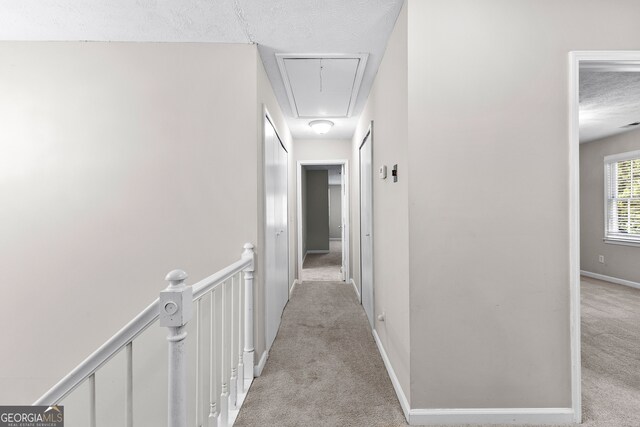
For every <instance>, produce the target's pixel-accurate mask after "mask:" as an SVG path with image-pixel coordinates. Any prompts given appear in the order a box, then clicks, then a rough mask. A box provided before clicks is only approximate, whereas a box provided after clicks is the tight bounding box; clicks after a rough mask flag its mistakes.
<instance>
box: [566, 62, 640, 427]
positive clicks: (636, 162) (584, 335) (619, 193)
mask: <svg viewBox="0 0 640 427" xmlns="http://www.w3.org/2000/svg"><path fill="white" fill-rule="evenodd" d="M570 64H571V75H570V82H571V86H570V90H571V92H570V95H571V98H570V106H571V128H570V130H571V134H570V135H571V136H570V144H571V145H570V160H571V195H570V197H571V199H570V200H571V202H570V214H571V264H572V265H571V309H572V310H571V312H572V319H571V321H572V325H571V326H572V329H571V332H572V337H571V339H572V371H573V372H572V391H573V409H574V414H575V421H576V422H581V421H582V412H583V411H582V406H581V405H582V401H584V402H585V408H584V417H585V420H584V421H585V422H589V423H592V422H593V423H595V424H598V425H618V424H619V421H620V420H619V419H618V418H616V414H621V413H624V414H630V416H631V417H636V418H633V419H630V420H629V422H630V425H631V424H633V425H638V423H640V416H639V415H638V414H637V411H636V410H635V408H636V407H637V399H635V398H630V397H629V396H630V395H634V396H636V395H637V393H638V390H640V376H638V375H630V374H629V373H630V372H639V371H640V361H638V359H637V357H636V356H635V355H636V354H637V342H638V340H639V339H640V327H639V326H638V325H640V315H638V314H637V313H638V310H637V308H638V304H639V303H640V289H634V288H640V274H639V273H638V270H637V257H638V255H639V254H640V137H638V135H640V133H638V132H637V126H638V123H639V122H640V101H638V99H640V52H631V51H626V52H624V51H612V52H573V53H572V54H571V61H570ZM611 355H615V357H612V356H611ZM603 389H606V390H607V393H605V394H602V392H601V391H602V390H603ZM611 407H616V408H617V409H616V411H613V412H611V411H609V408H611Z"/></svg>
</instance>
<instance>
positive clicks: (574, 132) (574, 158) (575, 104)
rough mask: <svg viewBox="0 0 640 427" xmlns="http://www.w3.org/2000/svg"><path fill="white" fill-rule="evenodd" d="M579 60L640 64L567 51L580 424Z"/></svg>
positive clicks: (631, 57)
mask: <svg viewBox="0 0 640 427" xmlns="http://www.w3.org/2000/svg"><path fill="white" fill-rule="evenodd" d="M580 61H640V51H575V52H569V274H570V316H571V318H570V322H571V406H572V408H573V416H574V419H573V421H574V422H576V423H580V422H582V384H581V381H582V372H581V356H580V342H581V341H580V121H579V111H580V110H579V88H580Z"/></svg>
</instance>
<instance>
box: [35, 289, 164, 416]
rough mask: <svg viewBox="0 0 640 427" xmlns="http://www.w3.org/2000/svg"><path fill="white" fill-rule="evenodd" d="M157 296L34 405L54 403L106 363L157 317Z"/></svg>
mask: <svg viewBox="0 0 640 427" xmlns="http://www.w3.org/2000/svg"><path fill="white" fill-rule="evenodd" d="M158 313H159V310H158V298H156V299H155V301H153V302H152V303H151V304H150V305H149V306H148V307H147V308H145V309H144V310H142V311H141V312H140V314H138V315H137V316H136V317H134V318H133V320H131V321H130V322H129V323H127V324H126V325H125V326H124V327H123V328H122V329H120V330H119V331H118V332H117V333H116V334H115V335H114V336H112V337H111V338H109V340H108V341H107V342H105V343H104V344H102V345H101V346H100V348H98V349H97V350H96V351H94V352H93V353H91V355H90V356H89V357H87V358H86V359H85V360H84V361H82V363H80V364H79V365H78V366H76V367H75V369H74V370H72V371H71V372H69V373H68V374H67V375H66V376H65V377H64V378H62V379H61V380H60V381H59V382H58V383H57V384H56V385H54V386H53V387H51V389H50V390H49V391H47V392H46V393H45V394H43V395H42V397H40V398H39V399H38V400H36V401H35V402H34V403H33V404H34V405H43V406H44V405H47V406H51V405H55V404H57V403H59V402H60V401H61V400H62V399H64V398H65V397H66V396H67V395H68V394H69V393H71V392H72V391H73V390H75V389H76V388H77V387H78V386H79V385H80V384H82V383H83V382H84V381H85V380H86V379H87V378H89V376H91V374H93V373H94V372H96V371H97V370H98V369H100V367H101V366H102V365H104V364H105V363H107V362H108V361H109V360H110V359H111V358H112V357H113V356H115V355H116V354H117V353H118V352H119V351H120V350H122V349H123V348H124V347H125V346H126V345H127V344H129V343H130V342H131V341H133V340H134V339H135V338H136V337H137V336H138V335H140V334H141V333H142V332H144V330H145V329H147V328H148V327H149V326H151V325H152V324H153V322H155V321H156V320H157V319H158Z"/></svg>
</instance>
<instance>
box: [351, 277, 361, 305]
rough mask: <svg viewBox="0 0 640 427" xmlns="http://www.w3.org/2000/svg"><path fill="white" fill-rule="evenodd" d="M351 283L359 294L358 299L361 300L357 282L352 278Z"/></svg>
mask: <svg viewBox="0 0 640 427" xmlns="http://www.w3.org/2000/svg"><path fill="white" fill-rule="evenodd" d="M351 284H352V285H353V290H354V291H355V292H356V295H357V296H358V301H360V291H358V287H357V286H356V282H355V281H354V280H353V279H351Z"/></svg>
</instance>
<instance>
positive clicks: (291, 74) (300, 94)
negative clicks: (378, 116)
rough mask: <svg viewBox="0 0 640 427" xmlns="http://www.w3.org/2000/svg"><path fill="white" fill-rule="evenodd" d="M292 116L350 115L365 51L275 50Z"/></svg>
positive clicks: (361, 73)
mask: <svg viewBox="0 0 640 427" xmlns="http://www.w3.org/2000/svg"><path fill="white" fill-rule="evenodd" d="M276 57H277V60H278V66H279V67H280V73H281V74H282V80H283V82H284V86H285V89H286V91H287V96H288V97H289V103H290V104H291V110H292V112H293V115H294V116H295V117H300V118H316V117H332V118H342V117H350V116H351V114H352V112H353V108H354V107H355V102H356V99H357V97H358V91H359V90H360V84H361V83H362V76H363V75H364V70H365V67H366V63H367V57H368V55H367V54H331V55H329V54H317V55H316V54H276Z"/></svg>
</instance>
